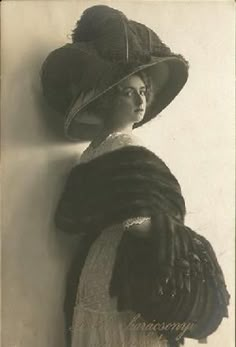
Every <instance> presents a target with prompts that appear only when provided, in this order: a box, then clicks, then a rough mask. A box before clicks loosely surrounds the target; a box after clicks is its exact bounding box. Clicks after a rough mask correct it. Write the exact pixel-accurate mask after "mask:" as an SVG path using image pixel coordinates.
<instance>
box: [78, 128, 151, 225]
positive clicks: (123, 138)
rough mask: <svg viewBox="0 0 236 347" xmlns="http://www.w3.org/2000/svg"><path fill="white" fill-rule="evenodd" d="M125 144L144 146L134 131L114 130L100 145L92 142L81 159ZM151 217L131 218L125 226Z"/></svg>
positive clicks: (98, 154)
mask: <svg viewBox="0 0 236 347" xmlns="http://www.w3.org/2000/svg"><path fill="white" fill-rule="evenodd" d="M124 146H142V141H141V140H140V139H139V137H137V136H136V135H134V134H133V133H124V132H114V133H112V134H110V135H108V136H107V137H106V139H105V140H104V141H102V142H101V143H100V144H99V145H98V146H96V147H92V146H91V144H90V145H89V146H88V147H87V148H86V149H85V151H84V152H83V153H82V155H81V157H80V161H81V162H87V161H90V160H92V159H94V158H96V157H98V156H100V155H102V154H104V153H107V152H111V151H114V150H116V149H118V148H121V147H124ZM149 219H150V217H136V218H129V219H127V220H126V221H124V222H123V226H124V228H125V229H127V228H129V227H130V226H132V225H134V224H141V223H143V222H144V221H146V220H149Z"/></svg>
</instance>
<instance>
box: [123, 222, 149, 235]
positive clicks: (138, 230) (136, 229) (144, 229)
mask: <svg viewBox="0 0 236 347" xmlns="http://www.w3.org/2000/svg"><path fill="white" fill-rule="evenodd" d="M126 230H127V232H128V233H131V234H132V235H134V236H137V237H141V238H148V237H149V236H150V232H151V218H150V219H147V220H145V221H143V222H142V223H141V224H132V225H130V226H129V227H128V228H126Z"/></svg>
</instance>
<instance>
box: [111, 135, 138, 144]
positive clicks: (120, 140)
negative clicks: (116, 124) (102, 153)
mask: <svg viewBox="0 0 236 347" xmlns="http://www.w3.org/2000/svg"><path fill="white" fill-rule="evenodd" d="M108 140H109V142H110V144H111V145H121V146H122V145H123V146H125V145H142V141H141V139H140V138H139V137H138V136H136V135H135V134H133V133H123V132H116V133H113V134H110V135H109V137H108Z"/></svg>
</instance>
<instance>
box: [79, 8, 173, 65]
mask: <svg viewBox="0 0 236 347" xmlns="http://www.w3.org/2000/svg"><path fill="white" fill-rule="evenodd" d="M72 41H73V43H76V42H77V43H82V42H86V43H89V44H91V45H92V46H93V47H94V48H95V50H96V51H97V53H98V54H99V55H100V56H101V57H102V58H103V59H105V60H109V61H114V62H117V63H118V62H121V63H135V62H136V63H147V62H148V61H149V60H150V57H151V55H157V56H163V55H167V54H170V53H171V52H170V49H169V48H168V47H167V46H165V45H164V44H163V42H162V41H161V40H160V39H159V37H158V36H157V35H156V34H155V33H154V32H153V31H152V30H150V29H149V28H147V27H146V26H145V25H143V24H140V23H137V22H135V21H131V20H128V18H127V17H126V16H125V15H124V14H123V13H122V12H120V11H118V10H116V9H113V8H110V7H109V6H105V5H98V6H93V7H90V8H88V9H87V10H85V11H84V13H83V14H82V16H81V18H80V20H79V21H77V23H76V28H75V29H74V30H73V34H72Z"/></svg>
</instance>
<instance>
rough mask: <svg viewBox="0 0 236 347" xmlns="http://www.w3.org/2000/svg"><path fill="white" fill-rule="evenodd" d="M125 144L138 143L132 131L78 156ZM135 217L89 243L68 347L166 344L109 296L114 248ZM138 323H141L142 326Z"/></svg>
mask: <svg viewBox="0 0 236 347" xmlns="http://www.w3.org/2000/svg"><path fill="white" fill-rule="evenodd" d="M129 145H135V146H137V145H142V143H141V141H140V140H139V139H138V138H137V137H136V136H135V135H133V134H125V133H121V132H116V133H113V134H111V135H109V136H108V137H107V138H106V139H105V140H104V141H103V142H102V143H100V145H99V146H97V147H96V148H92V147H91V146H89V147H88V148H87V149H86V150H85V151H84V152H83V154H82V156H81V159H80V160H81V162H87V161H89V160H91V159H93V158H95V157H97V156H99V155H101V154H103V153H106V152H109V151H112V150H115V149H117V148H121V147H123V146H129ZM146 219H147V218H144V217H140V218H139V217H138V218H132V219H129V220H126V221H124V223H123V224H117V225H113V226H112V227H109V228H107V229H105V230H103V231H102V232H101V234H100V235H99V236H98V238H97V239H96V240H95V241H94V243H93V244H92V245H91V247H90V249H89V252H88V255H87V257H86V260H85V264H84V267H83V270H82V272H81V275H80V282H79V286H78V291H77V298H76V305H75V307H74V315H73V323H72V347H168V343H167V341H166V340H165V339H164V337H162V336H161V337H158V335H157V331H155V329H154V330H153V329H149V328H148V326H147V324H146V325H145V323H144V322H143V321H142V320H141V318H140V317H139V316H138V315H137V314H135V313H134V312H132V311H122V312H118V311H117V306H116V305H117V299H116V297H113V298H111V297H110V295H109V284H110V280H111V276H112V270H113V265H114V262H115V256H116V251H117V247H118V245H119V242H120V240H121V238H122V235H123V232H124V230H125V227H126V228H127V227H129V226H130V225H132V224H134V223H135V224H136V223H138V224H139V223H142V222H143V221H144V220H146ZM142 322H143V323H144V324H143V325H140V324H142Z"/></svg>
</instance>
